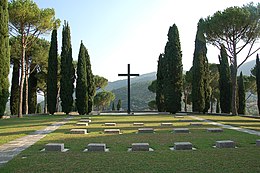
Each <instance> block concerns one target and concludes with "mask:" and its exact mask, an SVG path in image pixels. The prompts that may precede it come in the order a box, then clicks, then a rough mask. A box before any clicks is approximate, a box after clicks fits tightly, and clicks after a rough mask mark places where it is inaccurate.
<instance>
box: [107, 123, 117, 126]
mask: <svg viewBox="0 0 260 173" xmlns="http://www.w3.org/2000/svg"><path fill="white" fill-rule="evenodd" d="M105 126H116V123H105Z"/></svg>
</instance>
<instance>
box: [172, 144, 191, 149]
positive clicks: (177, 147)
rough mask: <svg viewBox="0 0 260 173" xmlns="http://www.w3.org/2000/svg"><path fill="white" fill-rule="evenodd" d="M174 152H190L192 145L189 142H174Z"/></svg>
mask: <svg viewBox="0 0 260 173" xmlns="http://www.w3.org/2000/svg"><path fill="white" fill-rule="evenodd" d="M174 150H192V143H190V142H175V143H174Z"/></svg>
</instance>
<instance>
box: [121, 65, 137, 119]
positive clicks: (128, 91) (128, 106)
mask: <svg viewBox="0 0 260 173" xmlns="http://www.w3.org/2000/svg"><path fill="white" fill-rule="evenodd" d="M118 76H127V97H128V98H127V100H128V103H127V113H128V114H130V112H131V109H130V108H131V107H130V76H139V74H131V73H130V64H128V65H127V74H118Z"/></svg>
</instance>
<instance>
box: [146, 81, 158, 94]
mask: <svg viewBox="0 0 260 173" xmlns="http://www.w3.org/2000/svg"><path fill="white" fill-rule="evenodd" d="M156 85H157V80H154V81H152V83H151V85H149V86H148V90H149V91H151V92H152V93H156V88H157V86H156Z"/></svg>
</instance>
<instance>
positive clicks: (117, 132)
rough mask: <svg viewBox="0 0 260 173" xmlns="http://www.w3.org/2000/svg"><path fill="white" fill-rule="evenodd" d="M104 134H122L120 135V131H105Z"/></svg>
mask: <svg viewBox="0 0 260 173" xmlns="http://www.w3.org/2000/svg"><path fill="white" fill-rule="evenodd" d="M104 133H108V134H121V133H120V129H105V130H104Z"/></svg>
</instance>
